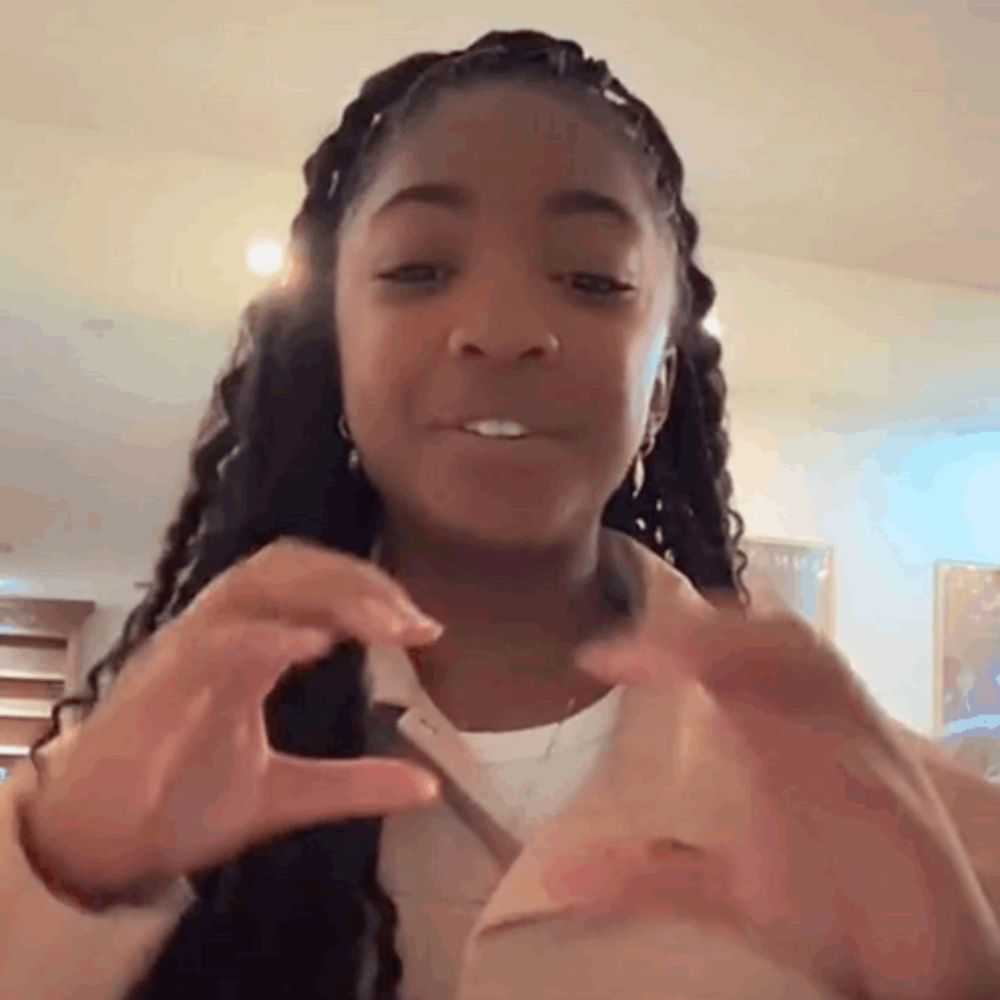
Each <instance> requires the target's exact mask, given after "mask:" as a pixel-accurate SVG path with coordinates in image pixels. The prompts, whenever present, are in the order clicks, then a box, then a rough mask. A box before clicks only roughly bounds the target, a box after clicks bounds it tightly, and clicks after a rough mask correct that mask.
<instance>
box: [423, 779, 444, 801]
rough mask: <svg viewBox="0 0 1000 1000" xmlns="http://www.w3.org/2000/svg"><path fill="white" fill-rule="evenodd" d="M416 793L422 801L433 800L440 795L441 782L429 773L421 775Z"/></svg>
mask: <svg viewBox="0 0 1000 1000" xmlns="http://www.w3.org/2000/svg"><path fill="white" fill-rule="evenodd" d="M418 794H419V796H420V798H421V800H422V801H424V802H433V801H434V800H435V799H437V798H438V797H439V796H440V795H441V782H440V781H438V779H437V778H434V777H432V776H431V775H429V774H428V775H426V776H423V777H421V780H420V788H419V792H418Z"/></svg>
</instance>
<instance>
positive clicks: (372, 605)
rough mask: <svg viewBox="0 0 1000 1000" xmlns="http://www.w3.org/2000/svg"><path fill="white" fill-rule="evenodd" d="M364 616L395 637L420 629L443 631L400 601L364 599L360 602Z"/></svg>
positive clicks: (436, 624)
mask: <svg viewBox="0 0 1000 1000" xmlns="http://www.w3.org/2000/svg"><path fill="white" fill-rule="evenodd" d="M358 604H359V606H360V607H361V609H362V611H363V612H364V614H365V615H366V616H367V617H368V618H369V619H371V620H373V621H375V622H376V623H378V625H380V626H381V627H382V628H385V629H388V630H389V631H390V632H392V633H393V634H394V635H403V634H406V633H409V632H412V631H413V630H414V629H420V630H421V631H423V632H431V631H435V632H436V631H441V630H442V629H443V626H441V625H440V624H439V623H438V622H436V621H434V620H433V619H432V618H428V617H427V616H426V615H422V614H420V613H419V612H415V611H413V610H412V608H411V606H410V605H407V604H405V603H404V602H402V601H398V600H395V601H394V600H388V601H386V600H382V599H381V598H377V597H362V598H361V599H360V600H359V602H358Z"/></svg>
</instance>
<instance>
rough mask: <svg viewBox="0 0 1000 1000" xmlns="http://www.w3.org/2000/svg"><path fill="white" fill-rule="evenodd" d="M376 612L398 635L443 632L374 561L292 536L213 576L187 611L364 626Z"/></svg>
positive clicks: (329, 625) (327, 625) (331, 625)
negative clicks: (407, 632)
mask: <svg viewBox="0 0 1000 1000" xmlns="http://www.w3.org/2000/svg"><path fill="white" fill-rule="evenodd" d="M376 610H378V612H380V614H381V621H382V622H383V623H385V624H386V625H389V624H390V623H391V624H392V625H394V626H395V635H394V637H395V638H398V637H400V636H401V635H403V634H404V633H405V632H406V630H407V629H408V628H412V629H414V630H416V631H417V632H418V633H419V635H421V636H422V635H425V634H426V633H428V632H430V633H433V632H434V629H435V627H437V629H438V630H440V624H439V623H436V622H434V620H433V619H431V618H429V617H428V616H427V615H425V614H423V612H422V611H421V610H420V609H419V608H417V606H416V605H415V604H414V602H413V601H412V599H411V598H410V597H409V595H408V594H407V592H406V590H405V588H403V587H402V586H401V585H400V584H399V583H397V582H396V581H395V580H393V579H392V577H391V576H389V574H388V573H386V572H385V571H383V570H382V569H380V568H379V567H378V566H376V565H375V564H374V563H372V562H369V561H368V560H365V559H361V558H359V557H357V556H354V555H352V554H350V553H346V552H340V551H335V550H332V549H328V548H323V547H322V546H319V545H317V544H314V543H309V542H306V541H303V540H299V539H291V538H283V539H280V540H279V541H277V542H274V543H272V544H271V545H268V546H266V547H265V548H264V549H261V550H260V551H259V552H257V553H256V554H255V555H254V556H252V557H251V558H250V559H248V560H246V561H245V562H243V563H241V564H239V565H238V566H236V567H234V568H232V569H231V570H229V571H228V572H226V573H224V574H222V575H221V576H220V577H218V578H216V579H215V580H214V581H213V582H212V583H211V584H210V585H209V586H208V587H206V588H205V590H204V591H202V593H201V594H200V595H199V596H198V598H197V599H196V601H195V602H194V604H193V605H192V614H194V615H197V616H199V617H202V618H205V617H208V618H216V619H217V618H244V619H245V618H254V619H260V618H269V619H278V620H282V621H292V622H295V623H296V624H300V625H312V626H318V627H321V628H322V627H325V628H330V629H342V628H343V627H344V626H345V624H349V625H350V626H352V627H363V628H369V627H370V626H371V624H372V622H373V621H375V620H377V618H378V615H377V614H375V613H374V612H375V611H376ZM384 637H385V636H384V634H383V638H384ZM415 641H416V642H420V641H422V639H420V638H418V639H417V640H415Z"/></svg>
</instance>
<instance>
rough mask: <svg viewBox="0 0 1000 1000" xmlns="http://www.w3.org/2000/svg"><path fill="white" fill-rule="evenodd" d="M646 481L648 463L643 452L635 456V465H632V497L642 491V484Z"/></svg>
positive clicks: (634, 497)
mask: <svg viewBox="0 0 1000 1000" xmlns="http://www.w3.org/2000/svg"><path fill="white" fill-rule="evenodd" d="M645 481H646V465H645V463H644V462H643V460H642V452H639V454H638V455H636V456H635V465H633V467H632V499H633V500H635V499H636V497H638V496H639V494H640V493H641V492H642V485H643V483H645Z"/></svg>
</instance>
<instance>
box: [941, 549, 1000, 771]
mask: <svg viewBox="0 0 1000 1000" xmlns="http://www.w3.org/2000/svg"><path fill="white" fill-rule="evenodd" d="M934 623H935V628H934V633H935V634H934V645H935V657H934V689H935V690H934V725H935V734H936V736H937V738H938V739H939V740H940V741H941V743H942V744H943V745H944V746H946V747H947V748H948V749H949V750H951V751H952V752H953V753H954V754H955V756H957V757H958V758H960V759H961V760H963V761H965V762H966V763H968V764H970V765H971V766H972V767H974V768H975V770H976V771H977V772H978V773H980V774H982V775H984V776H985V777H986V778H988V779H989V780H990V781H995V782H1000V566H984V565H977V564H973V563H952V562H939V563H936V564H935V566H934Z"/></svg>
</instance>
